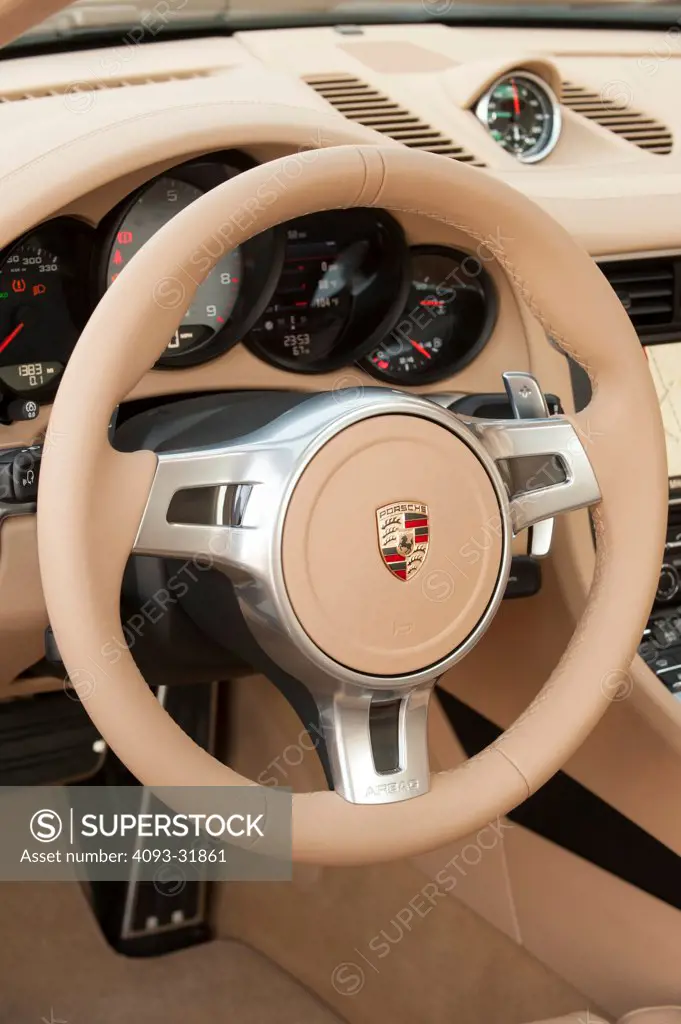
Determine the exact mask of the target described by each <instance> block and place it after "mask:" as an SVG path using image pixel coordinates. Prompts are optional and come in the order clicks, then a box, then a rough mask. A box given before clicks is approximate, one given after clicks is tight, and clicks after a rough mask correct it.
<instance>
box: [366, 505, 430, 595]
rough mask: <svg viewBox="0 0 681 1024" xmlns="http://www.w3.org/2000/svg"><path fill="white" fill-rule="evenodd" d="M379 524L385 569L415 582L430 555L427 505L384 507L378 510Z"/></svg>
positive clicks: (380, 545) (399, 578) (402, 578)
mask: <svg viewBox="0 0 681 1024" xmlns="http://www.w3.org/2000/svg"><path fill="white" fill-rule="evenodd" d="M376 524H377V526H378V546H379V548H380V550H381V557H382V559H383V562H384V564H385V566H386V568H387V569H389V570H390V572H391V573H392V574H393V576H396V577H397V578H398V580H404V581H405V583H406V582H407V580H410V579H413V577H414V576H416V574H417V572H418V571H419V569H420V568H421V566H422V565H423V563H424V562H425V560H426V554H427V553H428V543H429V536H430V533H429V526H428V506H427V505H424V504H423V503H422V502H420V501H396V502H393V504H391V505H383V506H382V507H381V508H378V509H376Z"/></svg>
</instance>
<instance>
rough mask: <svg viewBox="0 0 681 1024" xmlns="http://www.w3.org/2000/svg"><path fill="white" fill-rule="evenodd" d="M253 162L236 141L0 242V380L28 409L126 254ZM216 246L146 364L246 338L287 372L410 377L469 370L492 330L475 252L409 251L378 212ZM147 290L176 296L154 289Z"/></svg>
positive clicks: (192, 360) (53, 380)
mask: <svg viewBox="0 0 681 1024" xmlns="http://www.w3.org/2000/svg"><path fill="white" fill-rule="evenodd" d="M249 166H252V161H251V160H249V158H248V157H247V156H246V155H245V154H243V153H240V152H238V151H235V152H219V153H213V154H208V155H206V156H204V157H202V158H200V159H197V160H191V161H188V162H183V163H181V164H178V165H177V166H174V167H171V168H169V169H168V170H167V171H165V172H164V173H163V174H160V175H156V176H154V177H152V178H151V179H150V180H149V181H147V182H146V183H145V184H143V185H142V186H141V187H140V188H138V189H136V190H135V191H133V192H132V193H131V194H129V195H126V196H125V198H124V199H123V200H122V201H120V202H119V203H117V204H116V205H115V206H114V207H113V208H112V209H111V210H109V211H108V212H107V213H106V215H105V216H104V217H103V218H102V219H101V221H100V223H99V224H98V225H96V226H88V225H86V224H84V223H83V221H82V220H79V219H77V218H75V217H72V216H71V217H69V216H61V217H57V218H54V219H51V220H48V221H46V222H44V223H42V224H40V225H39V226H38V227H37V228H36V229H34V230H32V231H29V232H28V233H27V234H25V235H23V236H22V237H21V238H18V239H16V240H15V241H14V242H12V243H11V244H10V245H9V246H8V247H6V248H5V249H4V251H3V252H2V253H0V382H1V383H2V386H3V387H4V389H5V391H6V392H8V393H11V394H12V395H13V396H18V397H20V398H24V399H26V398H27V397H29V396H30V398H29V402H30V403H32V405H36V404H37V400H43V399H49V397H51V396H52V395H53V394H54V392H55V390H56V388H57V387H58V384H59V379H60V377H61V375H62V373H63V372H64V369H65V368H66V365H67V364H68V360H69V356H70V354H71V352H72V351H73V348H74V346H75V344H76V341H77V339H78V336H79V334H80V332H81V330H82V329H83V327H84V325H85V323H86V321H87V319H88V317H89V315H90V313H91V312H92V310H93V309H94V307H95V306H96V304H97V302H98V300H99V298H100V297H101V295H102V293H103V292H104V291H105V290H106V289H107V288H108V287H109V286H110V285H111V284H112V283H113V282H114V281H115V280H116V278H117V277H118V275H119V274H120V273H122V272H123V271H125V270H126V269H127V268H128V267H129V270H128V272H129V273H134V255H135V253H136V252H137V251H138V250H139V249H140V248H141V247H142V246H143V245H144V243H145V242H147V241H148V240H149V239H150V238H151V237H152V235H154V234H155V233H156V232H157V231H158V230H159V229H160V228H161V227H162V226H163V225H164V224H165V223H167V222H168V221H169V220H170V219H171V218H173V217H174V216H176V215H177V214H179V213H180V212H181V211H182V210H183V209H185V208H186V207H187V206H189V205H190V204H191V203H193V202H194V201H195V200H196V199H198V198H199V197H200V196H201V195H203V194H204V193H205V192H207V191H209V190H211V189H213V188H215V187H217V186H218V185H220V184H221V183H222V182H224V181H226V180H228V179H229V178H231V177H233V176H234V175H237V174H240V173H242V171H244V170H245V169H247V168H248V167H249ZM215 245H216V246H217V249H216V251H215V252H212V253H210V254H203V256H202V259H203V260H204V261H206V262H207V260H206V257H207V256H208V255H210V256H212V257H213V258H215V257H217V262H216V264H215V266H214V268H213V269H212V270H211V271H210V273H209V274H208V276H207V277H205V279H203V280H201V281H200V283H199V284H198V288H197V290H196V293H195V295H194V297H193V299H192V301H191V303H190V304H189V305H188V306H187V308H186V311H185V314H184V317H183V319H182V321H181V323H180V325H179V327H178V329H177V331H176V332H175V334H174V335H173V337H172V338H169V339H168V346H167V348H166V350H165V352H164V353H163V355H162V356H161V358H160V359H159V361H158V363H157V369H162V370H167V371H172V370H177V369H180V368H183V367H188V366H196V365H199V364H203V363H209V362H210V361H212V360H214V359H216V358H217V357H218V356H220V355H222V354H224V353H225V352H227V351H229V350H230V349H231V348H233V347H234V346H235V345H238V344H243V345H244V346H246V347H247V348H248V349H249V350H250V351H251V352H252V353H253V354H254V355H255V356H257V357H258V358H259V359H260V360H262V361H263V362H265V363H267V364H269V365H271V366H275V367H279V368H282V369H285V370H289V371H292V372H295V373H300V374H315V373H322V372H328V371H331V370H337V369H339V368H341V367H344V366H347V365H351V364H357V365H358V366H360V367H362V368H363V369H364V370H365V371H366V372H367V373H369V374H371V375H372V376H374V377H375V378H377V379H380V380H383V381H386V382H391V383H399V384H402V385H406V386H410V385H414V384H423V383H430V382H434V381H438V380H442V379H444V378H445V377H447V376H449V375H450V374H451V373H453V372H455V371H456V370H457V369H460V368H461V367H463V366H464V365H466V364H467V363H468V362H470V361H471V360H472V359H473V358H474V357H475V356H476V355H477V354H478V353H479V352H480V350H481V349H482V347H483V346H484V344H485V342H486V341H487V339H488V338H489V336H490V333H491V331H492V329H493V327H494V323H495V318H496V308H497V304H496V292H495V288H494V284H493V282H492V279H491V277H490V275H489V274H488V272H487V271H486V269H485V266H484V263H483V261H482V259H481V258H479V257H477V256H476V255H475V254H474V253H473V252H464V251H462V250H459V249H456V248H452V247H445V246H441V245H432V246H427V245H420V246H410V245H409V244H408V242H407V240H406V237H405V234H404V231H403V230H402V228H401V226H400V224H399V223H398V222H397V221H396V220H395V219H394V218H393V217H392V216H391V215H390V214H389V213H387V212H384V211H381V210H374V209H371V210H369V209H357V210H330V211H325V212H322V213H319V214H314V215H311V216H308V217H302V218H299V219H297V220H293V221H290V222H288V223H285V224H282V225H281V226H279V227H277V228H274V229H272V230H269V231H266V232H264V233H262V234H259V235H257V236H256V237H254V238H253V239H251V240H250V241H248V242H247V243H245V244H244V245H242V246H240V247H238V248H237V249H235V250H234V251H232V252H229V251H226V249H225V246H224V245H223V243H222V242H221V241H220V240H219V239H218V238H217V237H216V239H215ZM220 247H222V248H220ZM223 250H225V251H223ZM199 274H200V268H199V267H198V266H197V275H199ZM197 280H198V277H197ZM166 284H167V283H166ZM162 285H163V283H162ZM154 300H155V301H156V302H157V303H158V304H159V305H163V304H164V303H169V302H172V303H176V302H178V301H180V300H179V299H178V297H177V295H176V294H175V293H174V292H173V291H172V290H171V291H167V289H166V290H164V288H163V286H160V287H159V288H158V289H157V292H156V293H155V295H154Z"/></svg>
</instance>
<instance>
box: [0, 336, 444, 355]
mask: <svg viewBox="0 0 681 1024" xmlns="http://www.w3.org/2000/svg"><path fill="white" fill-rule="evenodd" d="M409 342H410V344H411V345H413V346H414V348H415V349H416V351H417V352H420V353H421V355H422V356H425V357H426V359H430V352H429V351H428V349H427V348H424V347H423V345H419V343H418V341H414V339H413V338H410V339H409ZM0 352H2V349H1V348H0Z"/></svg>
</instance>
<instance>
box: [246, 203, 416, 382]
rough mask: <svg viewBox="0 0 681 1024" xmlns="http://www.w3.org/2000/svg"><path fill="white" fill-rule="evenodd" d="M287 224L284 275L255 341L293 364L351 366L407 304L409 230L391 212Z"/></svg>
mask: <svg viewBox="0 0 681 1024" xmlns="http://www.w3.org/2000/svg"><path fill="white" fill-rule="evenodd" d="M285 230H286V247H285V250H284V260H283V265H282V269H281V273H280V276H279V281H278V283H277V286H276V288H275V290H274V294H273V295H272V298H271V299H270V302H269V304H268V306H267V308H266V309H265V311H264V313H263V314H262V316H261V317H260V319H259V320H258V321H257V323H256V324H255V326H254V327H253V329H252V330H251V332H250V334H249V335H248V338H247V343H248V344H249V345H250V347H251V348H253V350H254V351H255V352H256V353H257V354H258V355H259V356H261V357H262V358H265V359H267V360H268V362H271V363H274V364H275V365H277V366H282V367H285V368H286V369H291V370H298V371H302V372H318V371H321V370H328V369H331V368H332V367H333V366H340V365H343V364H344V363H347V362H348V361H351V359H352V352H353V349H354V348H355V347H356V346H357V345H358V344H359V343H361V342H362V340H363V339H370V338H371V336H372V334H374V333H376V332H377V330H380V327H381V324H382V323H387V322H388V321H389V320H390V318H391V316H392V310H393V308H394V307H395V305H396V304H398V303H399V298H400V295H399V293H400V288H401V286H402V284H403V278H404V256H405V254H406V249H405V247H404V243H403V240H402V235H401V229H400V228H399V227H398V225H397V224H396V223H395V222H394V221H393V220H392V218H391V217H390V216H389V215H387V214H384V213H383V212H374V211H372V210H363V209H357V210H334V211H331V212H324V213H315V214H311V215H309V216H307V217H300V218H298V219H297V220H293V221H290V222H289V223H288V224H286V226H285ZM395 312H396V310H395ZM379 336H380V335H379Z"/></svg>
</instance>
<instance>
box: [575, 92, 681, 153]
mask: <svg viewBox="0 0 681 1024" xmlns="http://www.w3.org/2000/svg"><path fill="white" fill-rule="evenodd" d="M561 100H562V102H563V104H564V105H565V106H566V107H569V108H570V110H574V111H575V113H577V114H581V115H582V117H588V118H589V120H591V121H595V122H596V123H597V124H600V125H601V126H602V127H603V128H607V129H608V130H609V131H611V132H614V133H615V135H621V137H622V138H623V139H626V140H627V142H632V143H633V144H634V145H635V146H638V147H639V148H640V149H644V150H646V152H648V153H656V154H657V155H658V156H667V155H668V154H669V153H671V151H672V148H673V145H674V137H673V135H672V133H671V131H670V130H669V128H667V126H666V125H664V124H662V122H661V121H658V120H657V119H656V118H654V117H651V116H650V115H649V114H643V113H641V111H640V110H634V109H633V107H630V106H628V105H627V104H626V103H625V102H624V101H622V102H619V101H617V100H615V99H610V98H607V97H604V96H602V95H599V94H598V93H597V92H592V91H591V90H590V89H585V88H584V87H583V86H581V85H574V84H573V83H572V82H563V89H562V94H561Z"/></svg>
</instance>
